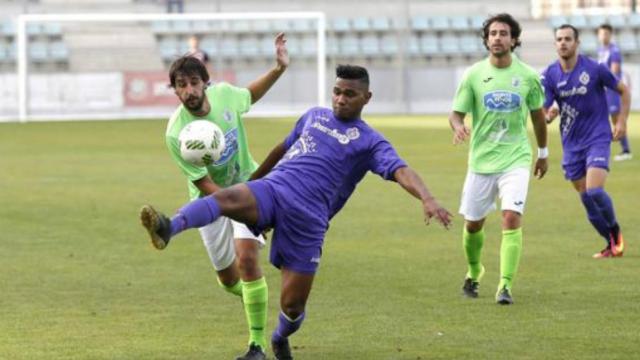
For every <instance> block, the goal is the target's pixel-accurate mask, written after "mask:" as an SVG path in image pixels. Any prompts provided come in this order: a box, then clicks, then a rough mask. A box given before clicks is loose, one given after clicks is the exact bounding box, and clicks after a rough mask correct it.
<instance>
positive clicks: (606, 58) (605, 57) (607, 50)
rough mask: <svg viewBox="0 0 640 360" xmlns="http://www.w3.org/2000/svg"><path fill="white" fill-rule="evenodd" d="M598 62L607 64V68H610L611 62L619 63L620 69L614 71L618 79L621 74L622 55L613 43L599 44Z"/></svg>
mask: <svg viewBox="0 0 640 360" xmlns="http://www.w3.org/2000/svg"><path fill="white" fill-rule="evenodd" d="M598 63H600V64H605V65H607V69H609V70H611V64H613V63H618V64H620V70H618V73H614V74H613V75H615V76H616V77H617V78H618V79H620V78H621V76H622V55H621V54H620V49H618V46H616V44H614V43H609V45H607V46H600V47H599V48H598Z"/></svg>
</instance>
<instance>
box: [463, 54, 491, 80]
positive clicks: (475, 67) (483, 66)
mask: <svg viewBox="0 0 640 360" xmlns="http://www.w3.org/2000/svg"><path fill="white" fill-rule="evenodd" d="M489 68H490V66H489V60H488V58H485V59H482V60H480V61H476V62H475V63H473V64H471V66H469V67H468V68H467V69H466V70H465V71H464V74H463V77H466V78H471V77H473V76H478V74H481V73H482V72H484V71H486V70H487V69H489ZM480 76H481V75H480Z"/></svg>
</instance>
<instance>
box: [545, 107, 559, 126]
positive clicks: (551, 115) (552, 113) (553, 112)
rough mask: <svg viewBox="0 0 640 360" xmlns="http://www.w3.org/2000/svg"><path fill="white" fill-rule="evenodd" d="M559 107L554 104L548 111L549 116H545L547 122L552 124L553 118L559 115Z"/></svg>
mask: <svg viewBox="0 0 640 360" xmlns="http://www.w3.org/2000/svg"><path fill="white" fill-rule="evenodd" d="M558 113H559V110H558V107H557V106H554V107H552V108H551V109H549V111H547V116H546V117H545V121H546V123H547V124H551V123H552V122H553V120H554V119H555V118H556V117H558Z"/></svg>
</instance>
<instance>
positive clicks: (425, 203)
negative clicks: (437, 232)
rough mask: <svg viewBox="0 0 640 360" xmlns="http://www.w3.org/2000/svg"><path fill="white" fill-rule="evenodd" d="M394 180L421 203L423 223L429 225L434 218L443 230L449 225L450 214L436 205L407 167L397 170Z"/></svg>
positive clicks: (416, 175)
mask: <svg viewBox="0 0 640 360" xmlns="http://www.w3.org/2000/svg"><path fill="white" fill-rule="evenodd" d="M393 176H394V178H395V180H396V181H397V182H398V184H400V186H402V188H403V189H405V190H406V191H407V192H408V193H409V194H411V195H413V197H415V198H416V199H419V200H420V201H421V202H422V210H423V212H424V221H425V222H426V223H427V225H428V224H429V220H430V219H431V218H432V217H433V216H435V217H436V220H437V221H438V222H439V223H440V224H442V226H444V227H445V228H447V229H448V228H449V225H450V224H451V216H452V215H451V213H450V212H449V211H447V209H445V208H443V207H442V206H440V204H438V202H437V201H436V199H435V198H434V197H433V195H431V193H430V192H429V190H428V189H427V187H426V186H425V184H424V182H423V181H422V178H420V175H418V174H417V173H416V172H415V171H414V170H413V169H411V168H410V167H408V166H405V167H401V168H399V169H397V170H396V171H395V172H394V174H393Z"/></svg>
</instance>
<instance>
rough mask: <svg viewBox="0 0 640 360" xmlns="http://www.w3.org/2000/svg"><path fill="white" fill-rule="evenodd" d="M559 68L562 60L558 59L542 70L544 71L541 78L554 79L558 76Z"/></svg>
mask: <svg viewBox="0 0 640 360" xmlns="http://www.w3.org/2000/svg"><path fill="white" fill-rule="evenodd" d="M559 70H560V62H559V61H558V60H556V61H554V62H552V63H551V64H549V65H547V67H546V68H544V69H543V70H542V72H541V73H540V79H542V80H545V79H546V80H554V79H555V78H556V77H557V75H558V72H559Z"/></svg>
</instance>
